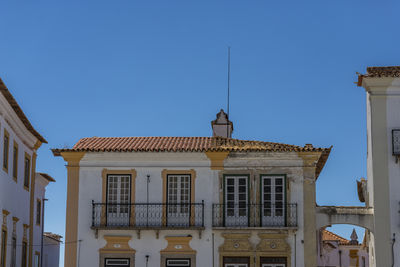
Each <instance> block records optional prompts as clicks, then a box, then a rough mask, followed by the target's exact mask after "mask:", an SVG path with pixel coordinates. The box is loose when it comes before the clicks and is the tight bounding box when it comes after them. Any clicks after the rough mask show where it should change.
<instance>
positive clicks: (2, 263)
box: [0, 230, 7, 267]
mask: <svg viewBox="0 0 400 267" xmlns="http://www.w3.org/2000/svg"><path fill="white" fill-rule="evenodd" d="M6 253H7V231H5V230H3V231H2V232H1V255H0V257H1V258H0V267H6Z"/></svg>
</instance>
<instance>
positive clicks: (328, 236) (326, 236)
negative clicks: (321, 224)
mask: <svg viewBox="0 0 400 267" xmlns="http://www.w3.org/2000/svg"><path fill="white" fill-rule="evenodd" d="M322 241H338V242H339V244H341V245H347V244H349V243H350V241H349V240H347V239H346V238H343V237H341V236H340V235H337V234H335V233H332V232H330V231H328V230H325V229H324V230H322Z"/></svg>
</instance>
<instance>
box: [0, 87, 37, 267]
mask: <svg viewBox="0 0 400 267" xmlns="http://www.w3.org/2000/svg"><path fill="white" fill-rule="evenodd" d="M4 129H6V130H7V132H8V133H9V151H8V155H9V157H8V161H9V162H8V163H9V164H8V172H7V173H6V172H5V171H4V170H3V149H4V148H3V146H4V142H3V140H4ZM14 141H15V142H16V143H17V144H18V172H17V173H18V179H17V182H15V181H14V179H13V178H12V168H13V144H14ZM35 142H36V139H35V137H34V136H33V135H32V134H31V133H30V132H28V131H27V130H26V129H25V127H24V126H23V125H22V122H21V121H19V119H18V118H17V116H16V114H15V113H14V111H13V110H12V109H11V107H10V106H9V104H8V102H7V101H6V100H5V99H4V97H3V95H2V94H0V216H1V219H2V210H3V209H4V210H7V211H9V212H10V214H9V215H8V216H7V230H8V235H7V236H8V241H7V243H8V244H11V242H12V241H11V240H12V236H13V232H12V231H13V221H12V218H13V217H17V218H18V219H19V221H18V223H17V227H16V238H17V256H16V263H17V266H20V265H21V251H22V250H21V247H22V246H21V245H22V237H23V224H27V225H29V210H30V207H29V203H30V193H29V192H28V191H26V190H25V189H24V157H25V152H26V153H28V154H29V155H30V156H31V157H32V154H33V149H32V147H33V145H34V144H35ZM1 223H2V220H0V225H1ZM28 236H29V232H28ZM0 242H1V240H0ZM0 253H1V252H0ZM10 262H11V246H7V266H8V265H9V264H10Z"/></svg>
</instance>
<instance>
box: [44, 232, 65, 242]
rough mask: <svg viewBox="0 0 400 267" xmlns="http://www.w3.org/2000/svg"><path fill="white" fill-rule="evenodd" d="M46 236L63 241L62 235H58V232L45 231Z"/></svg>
mask: <svg viewBox="0 0 400 267" xmlns="http://www.w3.org/2000/svg"><path fill="white" fill-rule="evenodd" d="M43 235H44V236H46V237H49V238H51V239H54V240H55V241H58V242H61V238H62V236H61V235H57V234H53V233H51V232H44V233H43Z"/></svg>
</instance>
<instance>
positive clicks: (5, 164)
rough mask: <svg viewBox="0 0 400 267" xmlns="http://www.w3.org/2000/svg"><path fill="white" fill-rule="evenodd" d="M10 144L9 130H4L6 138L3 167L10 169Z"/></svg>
mask: <svg viewBox="0 0 400 267" xmlns="http://www.w3.org/2000/svg"><path fill="white" fill-rule="evenodd" d="M9 146H10V136H9V135H8V132H7V131H6V130H4V140H3V169H4V170H5V171H6V172H7V171H8V150H9Z"/></svg>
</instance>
